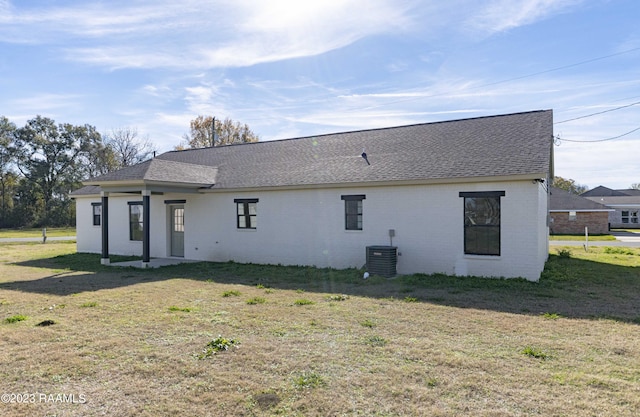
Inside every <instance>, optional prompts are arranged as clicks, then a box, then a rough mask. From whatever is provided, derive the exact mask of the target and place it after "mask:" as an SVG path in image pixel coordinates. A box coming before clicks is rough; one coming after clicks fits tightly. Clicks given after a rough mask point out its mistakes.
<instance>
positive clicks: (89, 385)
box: [0, 243, 640, 417]
mask: <svg viewBox="0 0 640 417" xmlns="http://www.w3.org/2000/svg"><path fill="white" fill-rule="evenodd" d="M556 250H557V252H556ZM74 251H75V244H73V243H52V244H47V245H42V244H30V245H27V244H11V245H0V343H1V346H2V348H1V349H0V394H3V396H2V400H3V402H2V403H0V415H2V416H8V417H13V416H16V417H17V416H26V415H29V416H45V415H47V416H52V415H56V416H104V415H106V416H274V415H275V416H323V417H324V416H422V415H431V416H460V415H468V416H629V417H631V416H637V415H639V414H640V250H639V249H628V248H620V247H616V248H601V247H598V248H592V249H591V251H590V252H589V253H585V252H584V251H583V250H578V249H576V248H573V249H571V248H567V247H562V248H554V253H553V254H552V255H551V257H550V260H549V262H548V265H547V269H546V271H545V273H544V276H543V278H542V280H541V281H540V282H539V283H530V282H526V281H524V280H489V279H481V278H456V277H447V276H442V275H433V276H426V275H414V276H404V277H398V278H395V279H384V278H380V277H371V278H370V279H368V280H363V279H362V274H361V271H357V270H346V271H335V270H328V269H314V268H302V267H278V266H258V265H239V264H234V263H195V264H188V265H179V266H171V267H165V268H161V269H158V270H136V269H119V268H116V267H104V266H101V265H100V262H99V255H88V254H75V253H74ZM11 393H14V394H15V395H13V396H11V395H10V396H9V397H7V396H6V394H11ZM23 394H26V396H24V395H23ZM65 396H66V397H65ZM25 399H26V402H28V403H26V404H25V403H17V401H19V400H22V401H24V400H25ZM5 400H8V401H9V402H7V401H5ZM11 400H13V401H14V402H11ZM65 401H67V402H65ZM29 402H30V403H29Z"/></svg>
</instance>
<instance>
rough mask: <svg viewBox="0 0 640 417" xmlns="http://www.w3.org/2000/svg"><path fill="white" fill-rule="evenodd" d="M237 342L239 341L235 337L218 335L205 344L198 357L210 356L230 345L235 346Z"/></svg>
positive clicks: (227, 348) (230, 346) (226, 348)
mask: <svg viewBox="0 0 640 417" xmlns="http://www.w3.org/2000/svg"><path fill="white" fill-rule="evenodd" d="M239 344H240V342H238V341H237V340H235V339H227V338H225V337H222V336H220V335H219V336H218V337H217V338H215V339H213V340H212V341H210V342H209V343H207V344H206V346H205V347H204V350H203V351H202V353H201V354H200V355H198V359H205V358H210V357H211V356H213V355H215V354H216V353H218V352H221V351H226V350H229V349H230V348H232V347H237V346H238V345H239Z"/></svg>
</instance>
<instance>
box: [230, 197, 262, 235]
mask: <svg viewBox="0 0 640 417" xmlns="http://www.w3.org/2000/svg"><path fill="white" fill-rule="evenodd" d="M233 201H234V202H235V203H236V218H237V221H236V227H237V228H238V229H255V228H257V227H258V199H257V198H249V199H240V198H238V199H235V200H233Z"/></svg>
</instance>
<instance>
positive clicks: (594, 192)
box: [580, 185, 629, 197]
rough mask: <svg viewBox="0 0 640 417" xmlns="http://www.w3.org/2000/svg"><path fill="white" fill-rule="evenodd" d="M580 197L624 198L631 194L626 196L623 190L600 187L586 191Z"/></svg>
mask: <svg viewBox="0 0 640 417" xmlns="http://www.w3.org/2000/svg"><path fill="white" fill-rule="evenodd" d="M580 195H581V196H582V197H616V196H617V197H623V196H626V195H629V194H626V193H624V192H623V191H621V190H612V189H611V188H607V187H605V186H602V185H599V186H597V187H596V188H593V189H591V190H588V191H585V192H584V193H582V194H580Z"/></svg>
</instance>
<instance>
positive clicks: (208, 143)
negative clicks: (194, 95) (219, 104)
mask: <svg viewBox="0 0 640 417" xmlns="http://www.w3.org/2000/svg"><path fill="white" fill-rule="evenodd" d="M213 124H214V118H213V117H211V116H198V117H196V118H195V119H194V120H192V121H191V123H190V127H191V130H190V132H189V133H188V134H185V135H184V136H183V139H184V142H183V143H182V144H180V145H178V146H176V150H182V149H197V148H209V147H212V146H221V145H231V144H234V143H248V142H258V141H259V140H260V138H259V136H258V135H256V134H255V133H254V132H253V131H252V130H251V129H250V128H249V125H247V124H242V123H240V122H236V121H233V120H231V119H229V118H228V117H227V118H226V119H224V120H223V121H222V122H221V121H219V120H215V135H214V134H213V129H212V126H213Z"/></svg>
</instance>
